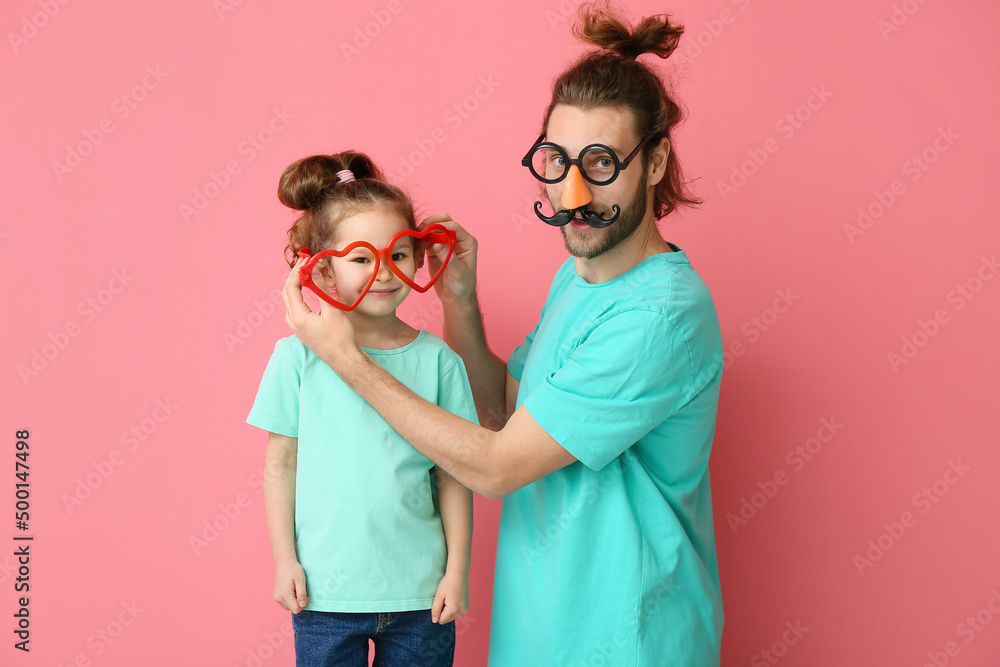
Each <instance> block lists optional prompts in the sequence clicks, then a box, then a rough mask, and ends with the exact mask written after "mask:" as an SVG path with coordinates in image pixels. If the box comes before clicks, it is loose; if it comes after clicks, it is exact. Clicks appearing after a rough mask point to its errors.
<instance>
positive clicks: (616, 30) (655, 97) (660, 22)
mask: <svg viewBox="0 0 1000 667" xmlns="http://www.w3.org/2000/svg"><path fill="white" fill-rule="evenodd" d="M683 32H684V27H683V26H681V25H678V24H676V23H671V21H670V17H669V16H668V15H667V14H658V15H655V16H650V17H647V18H644V19H642V21H640V22H639V24H638V25H637V26H635V28H631V29H630V28H629V27H628V26H626V25H625V24H624V23H623V22H622V20H621V19H620V18H618V16H616V15H615V13H614V12H613V11H612V10H611V9H610V7H609V5H608V3H607V1H606V0H605V1H603V2H594V3H591V4H586V5H581V7H580V22H579V24H578V25H577V26H576V27H575V29H574V34H575V35H576V36H577V37H578V38H579V39H580V40H582V41H584V42H586V43H588V44H593V45H595V46H598V47H600V50H598V51H592V52H590V53H588V54H586V55H584V56H582V57H581V58H580V59H579V60H577V61H576V63H574V64H573V65H572V66H571V67H570V68H569V69H568V70H566V71H565V72H563V73H562V74H561V75H560V76H559V78H558V79H556V82H555V83H554V84H553V86H552V101H551V102H550V103H549V106H548V108H547V109H546V110H545V119H544V121H543V122H542V131H545V130H546V128H547V127H548V124H549V117H550V116H551V115H552V109H553V108H555V106H556V105H557V104H567V105H571V106H575V107H580V108H582V109H591V108H594V107H602V106H611V107H619V108H626V109H630V110H631V111H632V117H633V119H634V122H635V131H636V134H637V135H638V136H639V138H640V139H643V138H645V137H652V138H651V139H650V140H649V141H648V142H647V143H646V146H645V147H644V148H643V151H642V165H643V168H644V169H645V168H646V166H647V165H648V164H649V158H650V156H651V155H652V153H653V149H654V148H655V147H656V146H657V145H658V144H659V142H660V139H663V138H666V139H667V141H669V142H670V153H669V155H668V156H667V171H666V174H664V176H663V180H661V181H660V182H659V184H658V185H657V186H656V189H655V191H654V196H653V215H654V216H655V217H656V218H657V219H659V218H662V217H664V216H666V215H668V214H669V213H671V212H672V211H673V210H674V209H676V208H677V206H678V205H681V204H687V205H689V206H695V205H697V204H700V203H702V202H701V200H700V199H698V198H696V197H694V196H693V195H691V194H690V193H688V192H687V190H686V188H685V183H684V180H683V175H682V173H681V166H680V162H679V161H678V159H677V151H675V150H674V143H673V141H672V138H671V134H670V133H671V130H672V129H673V128H674V126H675V125H677V124H678V123H679V122H680V121H681V119H682V118H683V113H682V111H681V109H680V107H679V106H678V104H677V103H676V102H675V101H674V100H673V98H672V97H671V95H670V94H668V92H667V89H666V87H665V86H664V83H663V81H662V80H661V79H660V77H659V76H658V75H657V74H656V73H655V72H653V70H652V69H650V68H649V67H648V66H647V65H644V64H643V63H640V62H638V61H637V60H636V58H638V57H639V56H640V55H642V54H644V53H655V54H656V55H657V56H659V57H660V58H667V57H668V56H669V55H670V54H671V53H673V51H674V49H676V48H677V43H678V41H679V40H680V37H681V34H683Z"/></svg>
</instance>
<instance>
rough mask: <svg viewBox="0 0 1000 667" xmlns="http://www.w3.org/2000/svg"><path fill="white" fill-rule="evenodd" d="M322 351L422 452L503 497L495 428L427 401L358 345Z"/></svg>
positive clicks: (479, 489)
mask: <svg viewBox="0 0 1000 667" xmlns="http://www.w3.org/2000/svg"><path fill="white" fill-rule="evenodd" d="M321 356H322V358H323V360H324V361H326V363H328V364H329V365H330V366H331V367H332V368H333V369H334V370H335V371H336V372H337V375H339V376H340V377H341V379H343V380H344V382H346V383H347V384H348V385H349V386H350V387H351V389H353V390H354V391H356V392H357V393H358V394H359V395H360V396H361V397H362V398H364V399H365V400H366V401H368V403H369V404H371V406H372V407H373V408H375V411H376V412H378V413H379V414H380V415H382V417H383V418H384V419H385V420H386V421H387V422H388V423H389V425H390V426H392V428H393V429H395V431H396V432H397V433H399V434H400V435H401V436H402V437H403V439H404V440H406V441H407V442H409V443H410V444H411V445H413V447H414V448H416V449H417V451H419V452H420V453H421V454H423V455H424V456H426V457H427V458H429V459H430V460H431V461H433V462H434V463H436V464H437V465H438V466H440V467H441V468H444V470H445V471H446V472H448V473H449V474H450V475H451V476H452V477H454V478H455V479H457V480H458V481H459V482H461V483H462V484H464V485H465V486H466V487H467V488H469V489H471V490H472V491H475V492H476V493H478V494H480V495H482V496H486V497H488V498H495V497H498V495H499V494H497V493H496V491H495V489H497V488H502V487H501V486H500V484H501V482H502V475H501V473H502V471H501V470H500V469H499V465H498V456H497V447H496V434H495V433H494V432H493V431H490V430H487V429H485V428H483V427H481V426H479V425H478V424H473V423H472V422H470V421H468V420H466V419H462V418H461V417H459V416H457V415H454V414H452V413H450V412H448V411H447V410H445V409H444V408H442V407H440V406H438V405H435V404H434V403H431V402H430V401H426V400H424V399H423V398H421V397H420V396H418V395H416V394H415V393H413V392H412V391H410V389H409V388H407V387H406V386H405V385H403V384H402V383H401V382H400V381H399V380H397V379H396V378H394V377H393V376H392V375H391V374H390V373H389V372H388V371H386V370H385V369H384V368H382V367H381V366H380V365H378V364H377V363H376V362H375V361H373V360H372V359H371V357H369V356H368V355H367V354H365V353H364V352H362V351H361V350H360V349H358V348H356V347H355V348H353V349H350V350H346V351H342V352H341V353H339V354H334V353H324V354H323V355H321Z"/></svg>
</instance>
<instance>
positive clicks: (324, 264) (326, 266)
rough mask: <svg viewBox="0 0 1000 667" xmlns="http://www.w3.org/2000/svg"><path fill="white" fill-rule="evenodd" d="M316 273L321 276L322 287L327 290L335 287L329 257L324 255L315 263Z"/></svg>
mask: <svg viewBox="0 0 1000 667" xmlns="http://www.w3.org/2000/svg"><path fill="white" fill-rule="evenodd" d="M316 273H319V274H320V276H322V278H323V282H324V285H323V286H324V287H326V288H327V289H328V290H332V289H333V288H334V287H336V283H337V281H336V280H334V278H333V268H332V267H331V266H330V259H329V257H324V258H323V259H321V260H320V261H319V263H318V264H317V265H316Z"/></svg>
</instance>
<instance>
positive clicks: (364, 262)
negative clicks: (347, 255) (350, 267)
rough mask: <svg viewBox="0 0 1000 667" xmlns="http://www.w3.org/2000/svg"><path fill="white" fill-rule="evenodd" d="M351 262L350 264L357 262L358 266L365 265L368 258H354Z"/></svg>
mask: <svg viewBox="0 0 1000 667" xmlns="http://www.w3.org/2000/svg"><path fill="white" fill-rule="evenodd" d="M351 261H352V262H357V263H358V264H367V263H368V258H367V257H355V258H354V259H352V260H351Z"/></svg>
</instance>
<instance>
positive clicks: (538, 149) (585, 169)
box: [521, 132, 652, 227]
mask: <svg viewBox="0 0 1000 667" xmlns="http://www.w3.org/2000/svg"><path fill="white" fill-rule="evenodd" d="M544 138H545V133H544V132H543V133H542V134H540V135H539V136H538V139H536V140H535V144H534V145H533V146H532V147H531V148H530V149H529V150H528V152H527V153H526V154H525V156H524V157H523V158H522V159H521V164H523V165H524V166H525V167H527V168H528V169H529V170H530V171H531V174H532V175H533V176H534V177H535V178H537V179H538V180H540V181H541V182H542V183H558V182H559V181H561V180H563V179H564V178H566V176H567V175H568V174H569V172H570V170H571V168H572V166H573V165H576V167H577V168H578V169H579V170H580V175H581V176H583V178H584V180H587V181H589V182H591V183H593V184H594V185H608V184H609V183H611V182H613V181H614V180H615V179H616V178H618V174H619V173H621V171H622V170H623V169H625V168H626V167H628V165H629V163H630V162H631V161H632V160H633V158H635V156H636V155H638V154H639V151H640V150H642V147H643V146H645V145H646V142H647V141H649V140H650V139H651V138H652V136H648V137H646V138H645V139H643V140H642V141H640V142H639V145H638V146H636V147H635V148H634V149H633V150H632V152H631V153H629V154H628V157H626V158H625V159H624V160H619V159H618V154H617V153H615V151H614V150H612V149H611V147H610V146H605V145H604V144H590V145H589V146H585V147H584V149H583V150H582V151H580V154H579V155H578V156H577V157H576V158H575V159H573V158H570V157H569V155H567V153H566V149H564V148H563V147H562V146H560V145H559V144H554V143H552V142H551V141H545V142H543V141H542V139H544ZM566 187H567V188H568V187H570V184H567V186H566ZM541 207H542V202H540V201H537V202H535V215H537V216H538V217H539V218H541V220H542V221H543V222H546V223H548V224H550V225H556V226H562V225H565V224H566V223H568V222H569V221H570V220H572V219H573V217H574V216H575V214H576V212H577V211H580V215H581V216H582V217H583V219H584V222H586V223H587V224H588V225H590V226H591V227H607V226H608V225H610V224H611V223H613V222H614V221H615V220H617V219H618V216H619V214H620V213H621V209H620V208H619V207H618V204H613V205H612V208H613V209H614V212H615V214H614V216H613V217H611V218H610V219H607V220H606V219H604V218H602V217H601V216H600V214H598V213H595V212H593V211H589V210H587V209H586V207H585V206H580V207H578V208H575V209H571V210H562V211H559V212H558V213H556V214H555V215H553V216H552V217H551V218H547V217H545V216H544V215H542V212H541V210H540V209H541Z"/></svg>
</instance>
